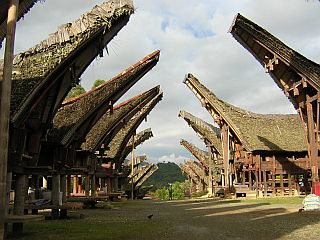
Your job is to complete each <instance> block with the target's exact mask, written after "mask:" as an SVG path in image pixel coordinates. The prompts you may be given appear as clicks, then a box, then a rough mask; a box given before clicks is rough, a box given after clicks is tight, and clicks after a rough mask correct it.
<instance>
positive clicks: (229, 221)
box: [11, 199, 320, 240]
mask: <svg viewBox="0 0 320 240" xmlns="http://www.w3.org/2000/svg"><path fill="white" fill-rule="evenodd" d="M108 206H111V208H109V207H108ZM301 206H302V205H301V204H271V203H266V202H259V201H244V202H242V201H239V200H236V199H235V200H219V199H210V200H208V199H207V200H183V201H182V200H181V201H152V200H140V201H133V202H132V201H126V202H118V203H113V204H111V205H109V204H106V205H105V207H104V208H101V209H83V210H78V211H75V212H69V216H70V217H69V219H67V220H46V221H43V222H34V223H28V224H26V225H25V235H24V236H23V237H20V238H19V239H26V240H29V239H32V240H36V239H46V240H49V239H56V240H57V239H78V240H79V239H91V240H93V239H129V240H130V239H132V240H134V239H137V240H141V239H142V240H143V239H160V240H161V239H175V240H179V239H181V240H188V239H206V240H209V239H233V240H234V239H293V240H295V239H299V240H302V239H312V238H314V239H318V238H319V236H320V212H298V209H299V208H301ZM150 215H152V217H151V219H149V218H148V216H150ZM11 239H15V238H13V237H11Z"/></svg>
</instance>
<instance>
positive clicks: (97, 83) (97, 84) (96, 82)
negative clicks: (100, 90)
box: [91, 79, 105, 89]
mask: <svg viewBox="0 0 320 240" xmlns="http://www.w3.org/2000/svg"><path fill="white" fill-rule="evenodd" d="M104 82H105V80H102V79H97V80H95V81H94V83H93V86H92V88H91V89H94V88H96V87H98V86H99V85H101V84H102V83H104Z"/></svg>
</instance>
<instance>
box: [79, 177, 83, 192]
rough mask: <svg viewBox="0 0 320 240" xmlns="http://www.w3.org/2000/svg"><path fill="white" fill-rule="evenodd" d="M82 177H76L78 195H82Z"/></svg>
mask: <svg viewBox="0 0 320 240" xmlns="http://www.w3.org/2000/svg"><path fill="white" fill-rule="evenodd" d="M82 180H83V179H82V176H81V177H78V193H82Z"/></svg>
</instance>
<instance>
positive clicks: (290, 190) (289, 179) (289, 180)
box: [288, 173, 292, 197]
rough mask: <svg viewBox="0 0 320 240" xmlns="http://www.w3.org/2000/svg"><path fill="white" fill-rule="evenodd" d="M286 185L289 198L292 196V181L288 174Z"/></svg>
mask: <svg viewBox="0 0 320 240" xmlns="http://www.w3.org/2000/svg"><path fill="white" fill-rule="evenodd" d="M288 185H289V196H290V197H291V196H292V179H291V174H290V173H288Z"/></svg>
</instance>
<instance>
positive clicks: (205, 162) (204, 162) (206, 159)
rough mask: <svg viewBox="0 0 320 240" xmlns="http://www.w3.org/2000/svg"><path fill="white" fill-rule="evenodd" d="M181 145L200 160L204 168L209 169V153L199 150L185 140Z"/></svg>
mask: <svg viewBox="0 0 320 240" xmlns="http://www.w3.org/2000/svg"><path fill="white" fill-rule="evenodd" d="M180 144H181V145H182V146H184V147H185V148H186V149H187V150H188V151H189V152H190V153H191V154H192V155H193V156H194V157H195V158H196V159H198V160H199V162H200V163H201V165H202V166H203V167H205V168H206V169H209V156H208V152H206V151H203V150H201V149H200V148H197V147H196V146H195V145H193V144H192V143H190V142H188V141H186V140H184V139H182V140H181V141H180Z"/></svg>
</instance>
